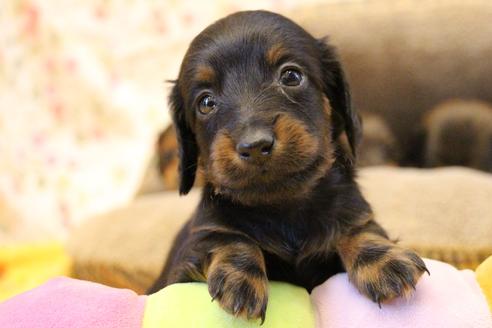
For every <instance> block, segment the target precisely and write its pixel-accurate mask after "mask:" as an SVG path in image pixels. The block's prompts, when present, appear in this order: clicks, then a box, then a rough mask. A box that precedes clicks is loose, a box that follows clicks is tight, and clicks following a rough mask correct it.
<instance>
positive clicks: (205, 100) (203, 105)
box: [198, 95, 217, 115]
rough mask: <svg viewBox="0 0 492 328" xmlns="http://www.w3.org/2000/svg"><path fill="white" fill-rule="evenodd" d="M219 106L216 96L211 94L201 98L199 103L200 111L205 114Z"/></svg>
mask: <svg viewBox="0 0 492 328" xmlns="http://www.w3.org/2000/svg"><path fill="white" fill-rule="evenodd" d="M216 106H217V104H216V102H215V99H214V97H212V96H211V95H205V96H203V97H202V98H201V99H200V102H199V103H198V111H199V112H200V113H202V114H203V115H207V114H208V113H210V112H211V111H213V110H214V109H215V107H216Z"/></svg>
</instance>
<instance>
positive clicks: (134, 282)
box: [69, 167, 492, 292]
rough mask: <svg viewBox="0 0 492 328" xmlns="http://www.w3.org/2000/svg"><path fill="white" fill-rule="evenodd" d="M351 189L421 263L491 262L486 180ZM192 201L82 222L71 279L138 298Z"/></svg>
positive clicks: (442, 178) (161, 196) (152, 198)
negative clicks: (130, 292) (426, 259)
mask: <svg viewBox="0 0 492 328" xmlns="http://www.w3.org/2000/svg"><path fill="white" fill-rule="evenodd" d="M358 181H359V182H360V185H361V189H362V192H363V193H364V195H365V196H366V197H367V200H368V201H369V202H370V203H371V204H372V206H373V208H374V211H375V214H376V218H377V220H378V221H379V222H380V223H381V224H382V225H383V226H384V227H385V228H386V229H387V230H388V231H389V233H390V235H391V237H392V238H399V239H400V242H401V243H402V244H405V245H408V246H410V247H413V248H415V249H417V250H418V251H419V252H420V254H421V255H422V256H426V257H431V258H435V259H439V260H443V261H447V262H450V263H452V264H454V265H456V266H458V267H473V266H475V265H476V264H478V263H480V262H482V261H483V260H484V259H485V258H486V256H487V255H490V254H492V175H490V174H487V173H482V172H479V171H474V170H470V169H464V168H444V169H433V170H417V169H398V168H390V167H386V168H384V167H380V168H366V169H362V170H361V172H360V177H359V179H358ZM198 199H199V191H198V190H195V191H193V192H192V193H190V194H189V195H188V196H185V197H179V196H178V195H177V192H162V193H157V194H153V195H146V196H141V197H139V198H137V199H136V200H135V201H134V202H133V203H132V204H130V205H129V206H127V207H125V208H122V209H119V210H116V211H114V212H111V213H108V214H106V215H103V216H100V217H96V218H94V219H92V220H89V221H88V222H87V223H86V224H85V225H83V226H82V227H80V228H79V229H78V230H76V231H74V232H73V234H72V236H71V239H70V241H69V250H70V253H71V255H72V256H73V258H74V270H75V274H76V276H77V277H79V278H82V279H88V280H94V281H98V282H102V283H105V284H108V285H112V286H117V287H128V288H132V289H134V290H136V291H138V292H143V291H144V290H145V289H146V288H147V287H148V286H149V285H150V284H151V283H152V282H153V280H154V279H155V277H156V276H157V275H158V274H159V272H160V270H161V267H162V265H163V263H164V260H165V256H166V253H167V251H168V249H169V247H170V244H171V242H172V239H173V237H174V235H175V234H176V232H177V230H178V229H179V227H180V226H181V225H182V224H183V222H184V221H185V220H186V219H187V218H188V217H189V216H190V215H191V214H192V212H193V210H194V208H195V205H196V203H197V201H198Z"/></svg>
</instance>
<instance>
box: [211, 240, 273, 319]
mask: <svg viewBox="0 0 492 328" xmlns="http://www.w3.org/2000/svg"><path fill="white" fill-rule="evenodd" d="M206 276H207V282H208V290H209V292H210V295H212V298H213V299H217V300H218V301H219V303H220V305H221V306H222V307H223V308H224V309H225V310H226V311H227V312H229V313H232V314H234V315H236V316H240V317H243V318H247V319H257V318H261V321H262V322H263V321H264V320H265V312H266V306H267V302H268V279H267V275H266V269H265V260H264V258H263V253H262V252H261V249H260V248H259V247H258V246H257V245H255V244H253V243H250V242H243V241H236V242H230V243H228V244H226V245H221V246H218V247H215V248H214V249H213V250H212V252H211V257H210V262H209V264H208V267H207V269H206Z"/></svg>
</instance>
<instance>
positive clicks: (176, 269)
mask: <svg viewBox="0 0 492 328" xmlns="http://www.w3.org/2000/svg"><path fill="white" fill-rule="evenodd" d="M210 230H214V231H217V228H214V229H207V228H198V229H194V233H192V234H191V236H190V237H189V239H187V240H186V241H185V243H184V244H183V246H182V247H176V250H175V252H172V253H175V254H174V256H171V257H170V258H171V260H170V261H169V263H168V264H167V265H166V269H164V274H163V279H164V281H165V284H166V285H170V284H173V283H179V282H190V281H207V283H208V290H209V293H210V295H211V296H212V299H214V300H215V299H216V300H218V302H219V303H220V305H221V306H222V308H224V309H225V310H226V311H227V312H229V313H232V314H234V315H236V316H240V317H244V318H247V319H257V318H261V320H262V322H263V320H264V319H265V312H266V306H267V302H268V279H267V275H266V268H265V259H264V257H263V253H262V251H261V249H260V248H259V247H258V246H257V245H256V244H255V243H254V242H253V241H251V240H249V238H246V237H241V236H240V235H236V234H235V233H234V232H232V233H231V232H230V231H223V232H224V233H225V234H221V233H209V232H210ZM161 288H162V287H161Z"/></svg>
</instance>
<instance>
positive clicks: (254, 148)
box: [236, 129, 275, 164]
mask: <svg viewBox="0 0 492 328" xmlns="http://www.w3.org/2000/svg"><path fill="white" fill-rule="evenodd" d="M274 143H275V138H274V136H273V133H272V132H270V131H268V130H266V129H254V130H249V131H247V132H246V133H244V134H243V135H242V136H241V138H240V139H239V142H238V143H237V145H236V152H237V153H238V155H239V158H241V159H242V160H243V161H247V162H249V163H252V164H262V163H264V162H266V161H268V160H269V159H270V157H271V155H272V152H273V150H274V149H273V148H274V147H273V146H274Z"/></svg>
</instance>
